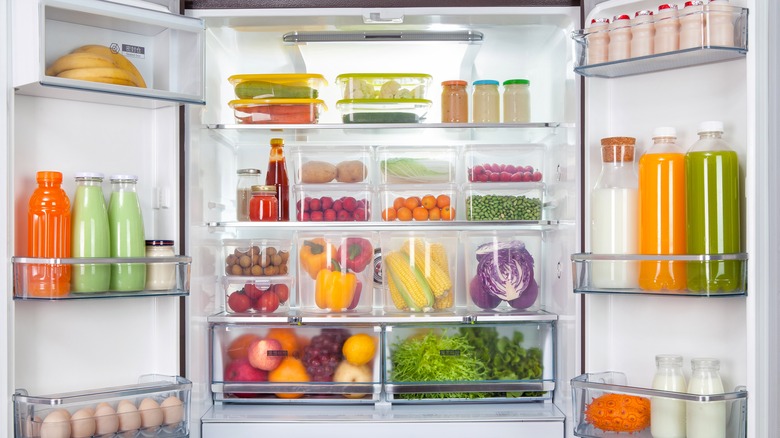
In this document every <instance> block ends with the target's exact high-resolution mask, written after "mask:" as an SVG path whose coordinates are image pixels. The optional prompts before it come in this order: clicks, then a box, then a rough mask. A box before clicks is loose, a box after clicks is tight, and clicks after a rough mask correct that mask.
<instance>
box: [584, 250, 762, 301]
mask: <svg viewBox="0 0 780 438" xmlns="http://www.w3.org/2000/svg"><path fill="white" fill-rule="evenodd" d="M571 260H572V269H573V275H574V277H573V279H574V292H575V293H594V294H640V295H670V296H689V297H691V296H693V297H734V296H745V295H747V262H748V255H747V253H737V254H712V255H663V256H662V255H647V254H592V253H579V254H572V256H571ZM674 264H677V267H675V266H673V265H674ZM656 266H658V267H662V268H665V269H669V270H673V269H676V268H678V267H679V268H680V269H681V270H682V271H684V273H685V274H687V285H688V287H687V289H682V290H668V289H657V290H655V289H649V288H646V289H642V288H640V286H639V285H638V281H636V282H635V281H628V282H622V281H621V284H617V285H615V286H611V285H610V284H609V280H606V281H605V280H604V279H603V278H604V276H605V275H611V273H612V272H618V271H617V270H619V271H620V272H623V271H626V270H627V271H629V272H634V273H636V274H637V279H638V278H639V277H638V276H639V275H641V273H640V269H642V268H645V269H649V270H651V271H655V270H656ZM697 266H698V267H699V269H696V267H697ZM724 271H725V272H726V273H723V272H724ZM692 274H696V275H697V276H696V277H692ZM707 276H712V277H711V278H710V279H707ZM629 282H630V283H637V284H636V285H635V286H628V283H629Z"/></svg>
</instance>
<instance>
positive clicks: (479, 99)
mask: <svg viewBox="0 0 780 438" xmlns="http://www.w3.org/2000/svg"><path fill="white" fill-rule="evenodd" d="M472 96H473V97H472V102H473V107H472V111H471V112H472V116H471V117H472V121H473V122H474V123H498V122H499V121H500V117H501V95H500V94H499V93H498V81H493V80H489V79H486V80H481V81H474V92H473V94H472Z"/></svg>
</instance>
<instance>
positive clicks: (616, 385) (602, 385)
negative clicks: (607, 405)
mask: <svg viewBox="0 0 780 438" xmlns="http://www.w3.org/2000/svg"><path fill="white" fill-rule="evenodd" d="M571 387H572V393H573V398H572V400H573V403H574V416H575V418H574V435H576V436H579V437H583V438H604V437H611V436H615V434H614V432H610V431H605V430H601V429H598V428H596V427H595V426H594V425H593V424H591V423H590V422H588V419H587V416H586V411H587V409H588V406H590V405H591V403H593V402H594V400H595V399H597V398H598V397H602V396H605V395H608V394H616V395H620V396H624V397H631V399H630V400H632V401H641V402H643V403H646V404H647V407H648V413H647V415H648V417H649V415H650V414H649V408H650V403H651V401H652V402H655V401H656V400H658V399H660V398H663V399H667V400H668V401H679V402H681V403H699V404H701V405H702V406H704V407H703V408H702V410H706V409H707V406H710V404H711V407H713V408H716V409H717V408H718V407H719V406H720V407H721V409H724V410H725V419H726V424H725V425H724V426H725V427H726V435H725V436H727V437H735V438H736V437H744V436H746V431H747V415H746V414H747V397H748V393H747V391H746V390H745V388H744V387H738V388H736V389H735V390H734V391H733V392H727V393H723V394H711V395H699V394H688V393H682V392H672V391H660V390H656V389H649V388H640V387H636V386H628V384H627V378H626V375H625V374H623V373H620V372H612V371H610V372H604V373H588V374H582V375H580V376H577V377H575V378H573V379H572V380H571ZM647 420H648V425H649V418H647ZM631 436H635V437H638V438H652V435H651V434H650V428H649V427H647V428H645V429H643V430H641V431H636V433H632V434H631Z"/></svg>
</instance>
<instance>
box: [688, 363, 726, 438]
mask: <svg viewBox="0 0 780 438" xmlns="http://www.w3.org/2000/svg"><path fill="white" fill-rule="evenodd" d="M691 367H692V368H693V371H692V373H691V381H690V383H688V392H689V393H690V394H697V395H710V394H723V382H721V380H720V374H719V373H718V369H719V368H720V361H719V360H717V359H710V358H699V359H691ZM685 417H686V428H685V429H686V432H687V434H686V436H687V438H726V402H725V401H706V402H705V401H686V402H685Z"/></svg>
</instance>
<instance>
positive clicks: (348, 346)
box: [338, 333, 376, 382]
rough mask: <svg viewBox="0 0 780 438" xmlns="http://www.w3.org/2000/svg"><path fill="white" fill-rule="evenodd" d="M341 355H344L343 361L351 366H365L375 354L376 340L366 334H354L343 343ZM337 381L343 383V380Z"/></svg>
mask: <svg viewBox="0 0 780 438" xmlns="http://www.w3.org/2000/svg"><path fill="white" fill-rule="evenodd" d="M341 353H342V354H343V355H344V359H346V361H347V362H349V363H351V364H352V365H358V366H359V365H365V364H367V363H369V362H371V359H373V358H374V355H375V354H376V340H375V339H374V338H373V337H372V336H370V335H368V334H366V333H357V334H354V335H352V336H350V337H349V338H347V340H346V341H344V346H343V347H341ZM338 381H339V382H343V381H344V380H338Z"/></svg>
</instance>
